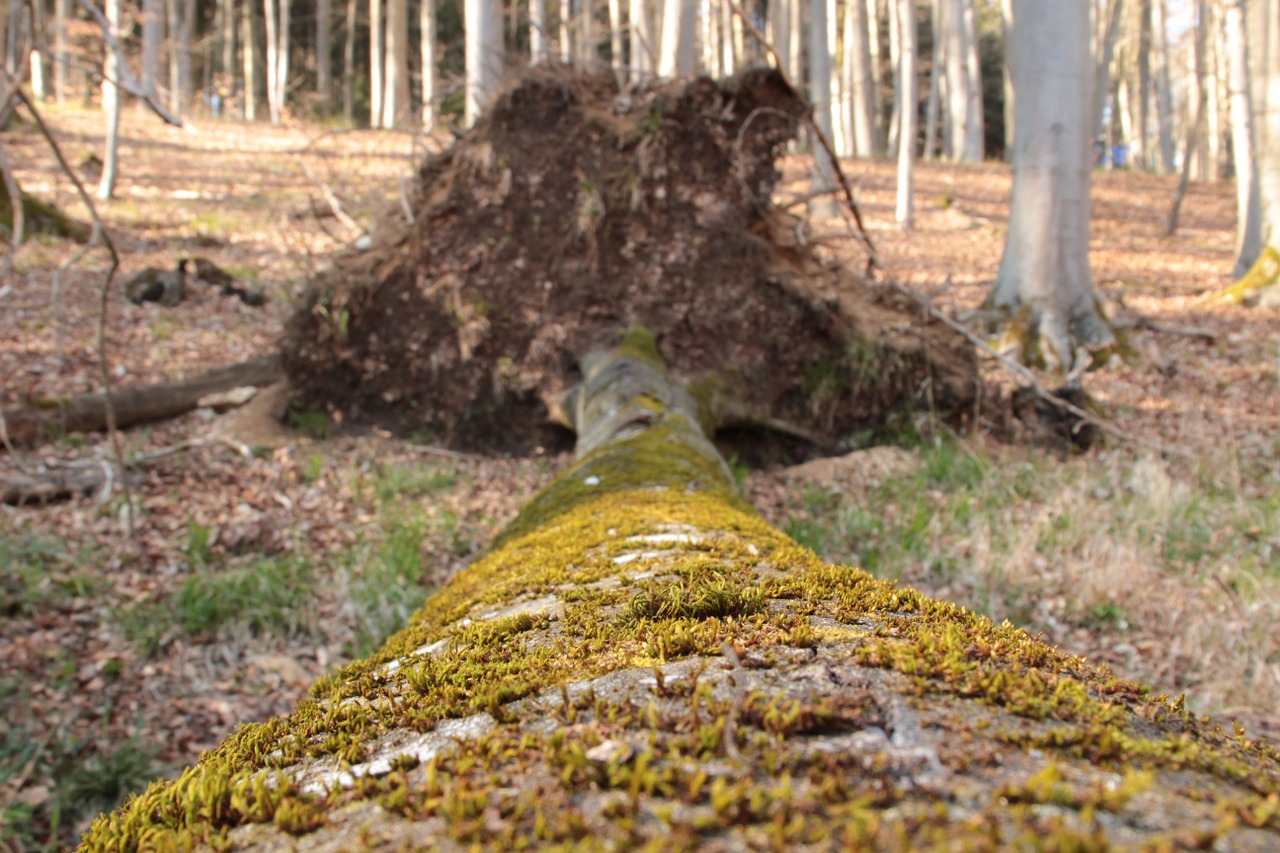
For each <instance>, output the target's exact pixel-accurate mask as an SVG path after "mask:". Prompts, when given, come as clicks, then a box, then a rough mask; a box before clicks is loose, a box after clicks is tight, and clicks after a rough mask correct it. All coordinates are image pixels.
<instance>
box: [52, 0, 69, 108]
mask: <svg viewBox="0 0 1280 853" xmlns="http://www.w3.org/2000/svg"><path fill="white" fill-rule="evenodd" d="M53 14H54V18H53V95H54V97H55V98H56V99H57V101H58V103H59V104H65V103H66V102H67V100H68V99H69V98H70V93H71V44H70V39H69V38H68V36H67V19H68V18H69V17H71V0H53Z"/></svg>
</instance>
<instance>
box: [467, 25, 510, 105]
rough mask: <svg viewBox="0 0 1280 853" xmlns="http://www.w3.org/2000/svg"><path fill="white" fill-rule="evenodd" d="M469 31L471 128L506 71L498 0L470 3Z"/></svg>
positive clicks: (468, 94)
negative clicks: (503, 71) (500, 76)
mask: <svg viewBox="0 0 1280 853" xmlns="http://www.w3.org/2000/svg"><path fill="white" fill-rule="evenodd" d="M466 28H467V44H466V54H467V56H466V60H467V92H466V122H467V126H468V127H470V126H471V125H472V124H473V123H474V122H475V120H476V119H477V118H478V117H479V115H480V112H481V110H483V109H484V106H485V104H487V103H488V102H489V98H490V97H491V96H492V95H493V92H494V89H495V88H496V87H497V85H498V77H499V75H500V73H501V71H502V18H501V13H500V12H499V10H498V8H497V0H467V2H466Z"/></svg>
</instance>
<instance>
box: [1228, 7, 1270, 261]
mask: <svg viewBox="0 0 1280 853" xmlns="http://www.w3.org/2000/svg"><path fill="white" fill-rule="evenodd" d="M1225 18H1226V20H1225V22H1224V23H1225V27H1226V40H1227V93H1228V97H1229V99H1230V110H1231V155H1232V160H1233V161H1234V162H1235V172H1236V261H1235V266H1234V269H1233V270H1232V273H1231V274H1232V277H1234V278H1239V277H1240V276H1242V275H1244V274H1245V273H1246V272H1248V271H1249V268H1250V267H1251V266H1253V264H1254V262H1255V261H1256V260H1258V255H1259V253H1260V252H1261V251H1262V207H1261V204H1260V203H1259V197H1258V171H1257V161H1256V156H1255V153H1254V152H1255V150H1256V149H1255V145H1254V139H1255V136H1254V130H1253V111H1252V108H1251V105H1250V102H1251V100H1252V99H1251V93H1250V91H1249V45H1248V41H1247V40H1246V39H1245V10H1244V0H1227V4H1226V16H1225Z"/></svg>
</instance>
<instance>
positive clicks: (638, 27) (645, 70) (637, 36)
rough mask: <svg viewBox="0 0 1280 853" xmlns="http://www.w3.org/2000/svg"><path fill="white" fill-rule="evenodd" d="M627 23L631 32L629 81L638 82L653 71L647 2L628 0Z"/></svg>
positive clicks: (651, 33)
mask: <svg viewBox="0 0 1280 853" xmlns="http://www.w3.org/2000/svg"><path fill="white" fill-rule="evenodd" d="M627 22H628V24H629V25H630V32H631V79H632V80H640V79H643V78H644V77H646V76H648V75H649V74H651V73H652V71H653V54H652V53H651V51H652V50H653V46H654V45H653V32H652V30H651V29H650V26H649V2H648V0H630V2H629V4H628V6H627Z"/></svg>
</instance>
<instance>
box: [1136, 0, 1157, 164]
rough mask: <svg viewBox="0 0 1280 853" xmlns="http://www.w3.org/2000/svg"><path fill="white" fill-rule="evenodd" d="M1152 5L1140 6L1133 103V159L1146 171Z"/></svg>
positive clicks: (1146, 0) (1143, 0)
mask: <svg viewBox="0 0 1280 853" xmlns="http://www.w3.org/2000/svg"><path fill="white" fill-rule="evenodd" d="M1151 3H1152V0H1141V2H1140V3H1139V4H1138V52H1137V68H1138V92H1137V99H1136V100H1135V101H1134V102H1133V104H1132V107H1133V110H1134V117H1135V119H1136V124H1135V126H1134V139H1133V142H1132V145H1133V157H1134V159H1135V160H1136V161H1137V162H1138V164H1139V165H1140V166H1141V167H1142V168H1144V169H1150V168H1151V167H1152V165H1153V164H1152V158H1151V153H1150V151H1151V149H1150V144H1149V143H1150V141H1151V126H1150V123H1149V121H1148V116H1149V115H1150V111H1151V109H1150V105H1151Z"/></svg>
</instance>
